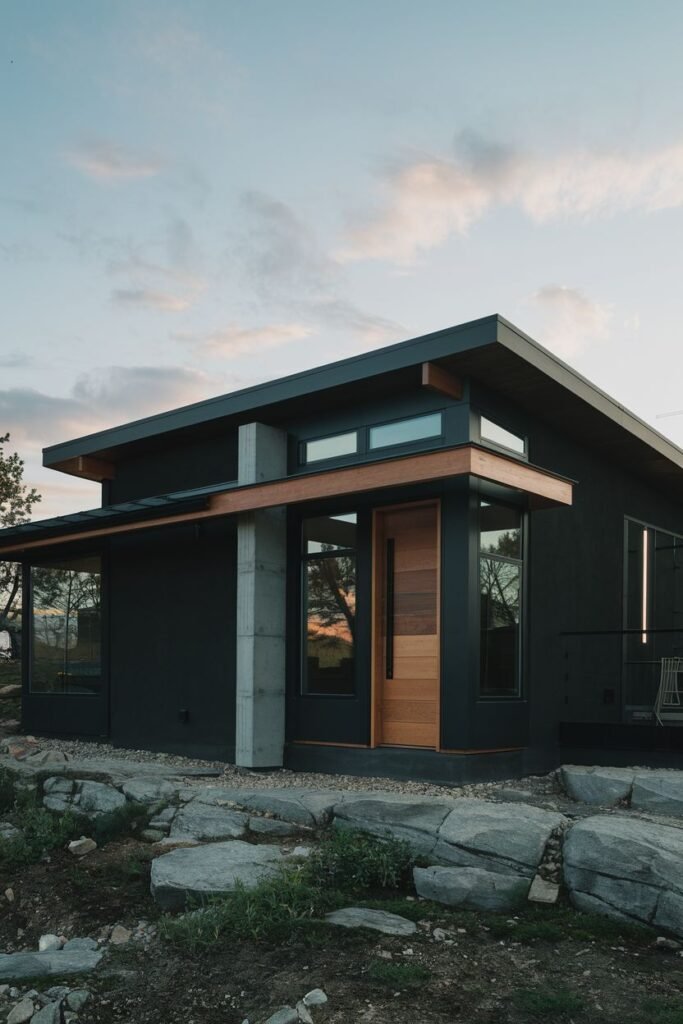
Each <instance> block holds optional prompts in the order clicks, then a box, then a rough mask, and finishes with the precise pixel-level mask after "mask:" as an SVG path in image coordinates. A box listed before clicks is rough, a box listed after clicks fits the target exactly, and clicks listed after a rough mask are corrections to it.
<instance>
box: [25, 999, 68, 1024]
mask: <svg viewBox="0 0 683 1024" xmlns="http://www.w3.org/2000/svg"><path fill="white" fill-rule="evenodd" d="M61 1020H62V1015H61V1012H60V1010H59V1003H47V1004H46V1005H45V1006H44V1007H43V1008H42V1010H38V1013H36V1014H34V1015H33V1017H31V1024H61Z"/></svg>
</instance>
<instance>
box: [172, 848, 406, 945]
mask: <svg viewBox="0 0 683 1024" xmlns="http://www.w3.org/2000/svg"><path fill="white" fill-rule="evenodd" d="M411 864H412V859H411V856H410V851H409V850H408V847H407V845H406V844H405V843H402V842H398V841H395V840H386V841H385V840H382V839H377V838H376V837H374V836H368V835H365V834H363V833H361V832H355V831H351V830H348V831H347V830H343V831H342V830H336V829H335V830H331V831H330V832H329V833H328V834H326V835H325V836H324V837H323V838H322V840H321V843H320V845H319V847H318V848H317V849H316V850H315V851H314V852H313V853H312V854H311V856H310V857H309V858H308V859H307V860H306V861H305V862H304V863H302V864H300V865H287V867H284V868H283V869H282V870H281V871H280V872H279V873H278V874H277V875H276V876H274V877H273V878H267V879H264V880H263V881H261V882H260V883H259V884H258V885H257V886H256V887H255V888H253V889H249V890H247V889H245V888H244V887H243V886H238V887H237V888H236V889H235V891H234V893H231V894H230V895H228V896H223V897H220V898H217V899H214V900H210V901H209V902H207V903H206V904H205V905H203V906H199V907H195V908H194V909H193V910H191V911H190V912H189V913H186V914H182V915H180V916H179V917H170V916H166V917H164V918H163V919H162V921H161V928H160V933H161V935H162V937H163V938H165V939H167V940H168V941H169V942H172V943H174V944H175V945H178V946H183V947H185V948H188V949H190V950H191V951H192V952H197V951H199V950H204V949H209V948H211V947H213V946H217V945H222V944H225V943H229V942H231V941H235V940H240V939H252V940H254V941H266V942H280V941H282V940H283V939H286V938H288V937H289V936H291V935H292V933H294V932H296V931H301V930H303V926H304V925H306V927H307V928H308V929H309V930H310V927H311V925H312V924H313V923H314V922H316V921H319V920H320V918H321V917H323V915H324V914H326V913H327V912H329V911H330V910H334V909H336V908H337V907H340V906H343V905H344V904H345V903H348V901H349V900H350V899H352V898H353V897H355V896H356V895H357V894H358V893H359V892H362V891H367V890H370V889H382V888H391V889H395V888H396V887H398V886H399V885H400V884H402V883H404V882H406V881H407V879H408V878H409V876H410V866H411Z"/></svg>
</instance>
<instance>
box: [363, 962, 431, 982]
mask: <svg viewBox="0 0 683 1024" xmlns="http://www.w3.org/2000/svg"><path fill="white" fill-rule="evenodd" d="M367 976H368V979H369V980H370V981H374V982H376V983H377V984H378V985H390V986H391V987H392V988H417V987H418V986H419V985H424V984H425V982H427V981H429V979H430V978H431V973H430V971H428V970H427V968H426V967H423V966H422V965H421V964H396V963H393V962H392V961H391V960H373V961H372V963H371V964H370V967H369V969H368V974H367Z"/></svg>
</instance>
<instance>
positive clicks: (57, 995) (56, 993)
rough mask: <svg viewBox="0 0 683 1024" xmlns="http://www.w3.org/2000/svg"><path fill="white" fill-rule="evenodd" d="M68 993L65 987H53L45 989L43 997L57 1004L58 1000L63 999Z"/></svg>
mask: <svg viewBox="0 0 683 1024" xmlns="http://www.w3.org/2000/svg"><path fill="white" fill-rule="evenodd" d="M68 991H69V989H68V987H67V986H66V985H53V986H52V988H49V989H47V991H46V992H45V995H46V996H47V997H48V999H51V1000H53V1001H54V1002H59V1000H60V999H63V998H64V996H65V995H66V994H67V992H68Z"/></svg>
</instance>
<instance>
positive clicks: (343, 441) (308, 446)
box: [303, 430, 358, 462]
mask: <svg viewBox="0 0 683 1024" xmlns="http://www.w3.org/2000/svg"><path fill="white" fill-rule="evenodd" d="M357 451H358V432H357V431H356V430H351V431H348V432H347V433H345V434H333V435H332V436H331V437H319V438H317V439H316V440H314V441H304V443H303V462H320V461H321V460H322V459H337V458H340V457H341V456H342V455H355V454H356V452H357Z"/></svg>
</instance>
